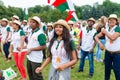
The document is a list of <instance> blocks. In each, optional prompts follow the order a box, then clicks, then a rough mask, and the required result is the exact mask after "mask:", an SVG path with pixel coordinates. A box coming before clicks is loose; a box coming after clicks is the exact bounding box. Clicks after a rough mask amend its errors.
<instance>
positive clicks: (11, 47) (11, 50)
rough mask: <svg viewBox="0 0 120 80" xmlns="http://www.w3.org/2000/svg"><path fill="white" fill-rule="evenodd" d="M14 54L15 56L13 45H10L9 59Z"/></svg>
mask: <svg viewBox="0 0 120 80" xmlns="http://www.w3.org/2000/svg"><path fill="white" fill-rule="evenodd" d="M12 54H13V45H12V44H10V48H9V55H8V58H11V57H12Z"/></svg>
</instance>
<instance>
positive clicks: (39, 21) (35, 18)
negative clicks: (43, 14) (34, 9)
mask: <svg viewBox="0 0 120 80" xmlns="http://www.w3.org/2000/svg"><path fill="white" fill-rule="evenodd" d="M30 20H35V21H36V22H37V23H38V24H41V20H40V18H39V17H37V16H34V17H32V18H30Z"/></svg>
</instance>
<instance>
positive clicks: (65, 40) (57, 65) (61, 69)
mask: <svg viewBox="0 0 120 80" xmlns="http://www.w3.org/2000/svg"><path fill="white" fill-rule="evenodd" d="M53 27H54V30H55V32H54V37H53V38H52V39H51V41H50V45H49V48H48V50H49V52H50V56H49V57H48V58H47V59H46V61H45V62H44V64H43V65H42V66H41V67H38V68H37V69H36V72H37V73H39V72H40V71H41V70H43V69H44V68H45V66H47V64H49V63H50V61H52V65H51V68H50V74H49V80H53V79H54V80H70V67H71V66H73V65H74V64H75V63H76V62H77V56H76V51H75V50H76V46H75V44H74V41H73V40H72V39H71V36H70V32H69V30H70V29H69V26H68V24H67V22H66V21H64V20H58V21H57V22H55V23H54V24H53Z"/></svg>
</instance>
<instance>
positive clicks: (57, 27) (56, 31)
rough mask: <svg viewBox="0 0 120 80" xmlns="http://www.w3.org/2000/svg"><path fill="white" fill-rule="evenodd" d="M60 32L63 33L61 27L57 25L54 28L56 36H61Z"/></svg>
mask: <svg viewBox="0 0 120 80" xmlns="http://www.w3.org/2000/svg"><path fill="white" fill-rule="evenodd" d="M62 32H63V26H62V25H59V24H57V25H56V26H55V33H56V34H57V35H58V36H61V35H62Z"/></svg>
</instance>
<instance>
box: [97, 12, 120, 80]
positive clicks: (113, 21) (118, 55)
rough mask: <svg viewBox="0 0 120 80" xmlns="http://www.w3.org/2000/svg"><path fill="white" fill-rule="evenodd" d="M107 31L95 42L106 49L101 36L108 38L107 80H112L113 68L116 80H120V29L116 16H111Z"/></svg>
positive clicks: (106, 57)
mask: <svg viewBox="0 0 120 80" xmlns="http://www.w3.org/2000/svg"><path fill="white" fill-rule="evenodd" d="M108 25H109V27H107V28H106V29H104V28H102V30H101V32H100V33H99V34H98V35H96V36H95V40H96V41H97V43H98V44H99V45H100V48H101V49H104V45H103V44H102V43H101V42H100V40H99V38H100V37H101V36H104V35H105V37H106V43H105V80H110V74H111V69H112V68H113V70H114V73H115V78H116V80H120V46H118V45H120V27H119V26H118V19H117V15H116V14H111V15H110V16H109V18H108Z"/></svg>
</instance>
